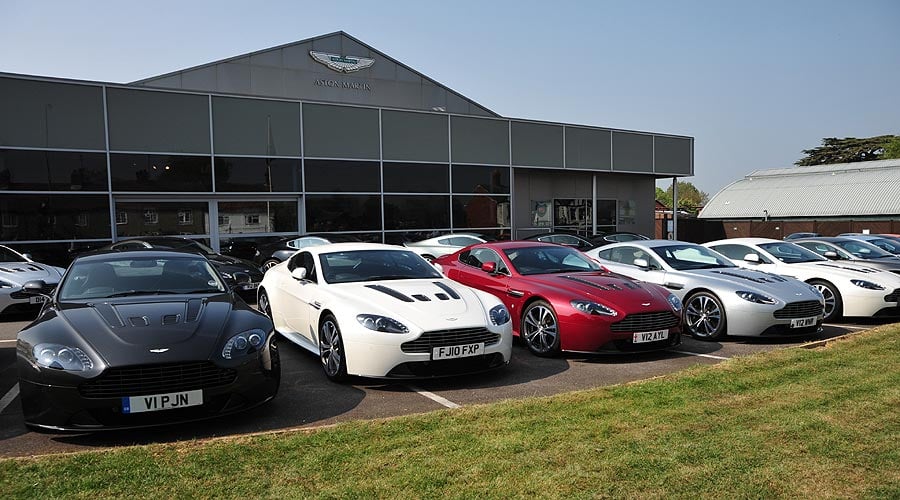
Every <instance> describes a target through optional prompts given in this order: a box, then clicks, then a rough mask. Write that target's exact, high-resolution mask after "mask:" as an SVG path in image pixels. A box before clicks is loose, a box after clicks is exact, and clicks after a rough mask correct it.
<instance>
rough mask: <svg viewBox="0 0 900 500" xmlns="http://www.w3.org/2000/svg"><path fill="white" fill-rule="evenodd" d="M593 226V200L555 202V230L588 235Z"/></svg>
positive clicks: (580, 199) (557, 200) (574, 199)
mask: <svg viewBox="0 0 900 500" xmlns="http://www.w3.org/2000/svg"><path fill="white" fill-rule="evenodd" d="M613 216H615V213H613ZM591 226H592V224H591V200H589V199H585V198H558V199H555V200H553V228H554V229H558V230H559V229H561V230H565V231H574V232H576V233H578V234H582V235H588V234H590V231H591V230H592V227H591ZM554 243H556V242H554Z"/></svg>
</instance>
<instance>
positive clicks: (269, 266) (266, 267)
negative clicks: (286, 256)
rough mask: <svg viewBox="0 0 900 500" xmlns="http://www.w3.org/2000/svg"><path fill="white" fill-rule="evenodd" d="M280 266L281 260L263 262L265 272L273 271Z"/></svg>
mask: <svg viewBox="0 0 900 500" xmlns="http://www.w3.org/2000/svg"><path fill="white" fill-rule="evenodd" d="M278 264H281V261H280V260H278V259H268V260H266V261H265V262H263V265H262V270H263V272H265V271H268V270H269V269H272V268H273V267H275V266H277V265H278Z"/></svg>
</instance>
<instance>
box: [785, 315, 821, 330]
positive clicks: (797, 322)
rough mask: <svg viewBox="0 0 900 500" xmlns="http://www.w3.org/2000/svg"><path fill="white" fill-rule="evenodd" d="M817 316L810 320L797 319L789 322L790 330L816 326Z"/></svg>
mask: <svg viewBox="0 0 900 500" xmlns="http://www.w3.org/2000/svg"><path fill="white" fill-rule="evenodd" d="M818 319H819V318H818V316H813V317H812V318H797V319H792V320H791V328H803V327H804V326H814V325H815V324H816V320H818Z"/></svg>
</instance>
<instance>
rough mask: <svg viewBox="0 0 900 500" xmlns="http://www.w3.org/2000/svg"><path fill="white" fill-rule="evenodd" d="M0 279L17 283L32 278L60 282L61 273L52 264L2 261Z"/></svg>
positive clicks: (21, 283) (19, 283)
mask: <svg viewBox="0 0 900 500" xmlns="http://www.w3.org/2000/svg"><path fill="white" fill-rule="evenodd" d="M0 280H3V281H6V282H9V283H14V284H17V285H23V284H25V282H27V281H31V280H44V281H45V282H46V283H58V282H59V273H57V272H56V271H55V270H54V269H53V268H51V267H50V266H46V265H44V264H39V263H37V262H0Z"/></svg>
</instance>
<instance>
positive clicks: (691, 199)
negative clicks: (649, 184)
mask: <svg viewBox="0 0 900 500" xmlns="http://www.w3.org/2000/svg"><path fill="white" fill-rule="evenodd" d="M656 199H657V200H659V201H660V202H661V203H663V204H664V205H665V206H667V207H670V208H671V207H672V186H671V185H670V186H669V188H668V189H666V190H662V189H661V188H658V187H657V188H656ZM707 201H709V195H708V194H706V193H705V192H703V191H701V190H699V189H697V187H696V186H694V185H693V184H691V183H690V182H687V181H678V208H680V209H681V210H684V211H686V212H689V213H692V214H696V213H697V212H698V211H699V210H700V208H701V207H703V205H705V204H706V202H707Z"/></svg>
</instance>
